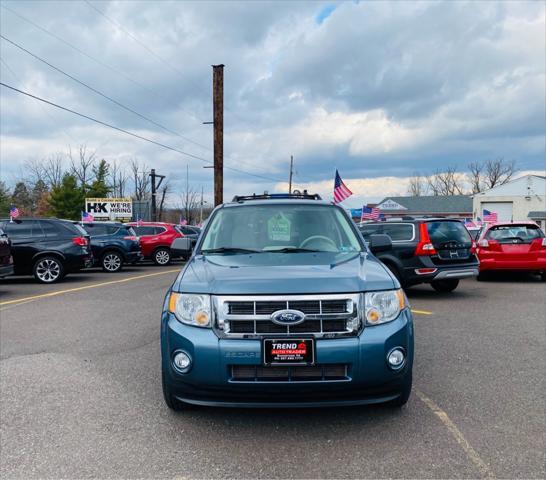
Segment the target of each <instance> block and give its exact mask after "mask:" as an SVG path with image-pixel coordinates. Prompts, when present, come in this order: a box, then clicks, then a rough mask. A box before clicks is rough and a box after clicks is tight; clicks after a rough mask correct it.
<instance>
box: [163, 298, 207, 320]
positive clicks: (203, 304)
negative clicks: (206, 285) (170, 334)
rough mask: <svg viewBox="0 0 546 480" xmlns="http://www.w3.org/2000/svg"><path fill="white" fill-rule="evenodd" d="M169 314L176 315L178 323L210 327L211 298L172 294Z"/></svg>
mask: <svg viewBox="0 0 546 480" xmlns="http://www.w3.org/2000/svg"><path fill="white" fill-rule="evenodd" d="M169 312H171V313H174V315H175V316H176V318H177V320H178V321H180V322H182V323H186V324H187V325H194V326H196V327H209V326H210V318H211V308H210V296H209V295H196V294H193V293H176V292H172V293H171V296H170V298H169Z"/></svg>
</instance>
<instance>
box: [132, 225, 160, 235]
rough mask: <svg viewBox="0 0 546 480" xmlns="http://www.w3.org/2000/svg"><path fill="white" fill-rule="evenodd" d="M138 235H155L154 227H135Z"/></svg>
mask: <svg viewBox="0 0 546 480" xmlns="http://www.w3.org/2000/svg"><path fill="white" fill-rule="evenodd" d="M133 228H134V229H135V232H136V233H137V235H139V236H140V235H154V233H155V229H154V227H133Z"/></svg>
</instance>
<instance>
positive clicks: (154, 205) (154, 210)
mask: <svg viewBox="0 0 546 480" xmlns="http://www.w3.org/2000/svg"><path fill="white" fill-rule="evenodd" d="M150 177H151V178H152V222H157V203H156V197H157V189H158V188H159V187H160V186H161V182H163V179H164V178H165V175H158V174H156V173H155V168H152V171H151V172H150ZM156 178H159V183H158V184H157V185H156V183H155V179H156Z"/></svg>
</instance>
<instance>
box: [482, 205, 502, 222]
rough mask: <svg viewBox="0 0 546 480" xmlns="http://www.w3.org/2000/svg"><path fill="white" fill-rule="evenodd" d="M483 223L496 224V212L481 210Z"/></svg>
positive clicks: (497, 219)
mask: <svg viewBox="0 0 546 480" xmlns="http://www.w3.org/2000/svg"><path fill="white" fill-rule="evenodd" d="M483 221H484V222H498V221H499V216H498V214H497V212H491V211H489V210H486V209H485V208H484V209H483Z"/></svg>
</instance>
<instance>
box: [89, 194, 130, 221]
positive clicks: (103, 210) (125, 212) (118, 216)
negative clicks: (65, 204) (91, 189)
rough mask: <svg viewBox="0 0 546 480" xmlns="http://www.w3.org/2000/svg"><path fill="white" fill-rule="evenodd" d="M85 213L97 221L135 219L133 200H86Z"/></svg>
mask: <svg viewBox="0 0 546 480" xmlns="http://www.w3.org/2000/svg"><path fill="white" fill-rule="evenodd" d="M85 211H86V212H88V213H91V214H92V215H93V217H94V218H95V219H96V220H130V219H131V218H132V217H133V200H132V199H131V198H86V199H85Z"/></svg>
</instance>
